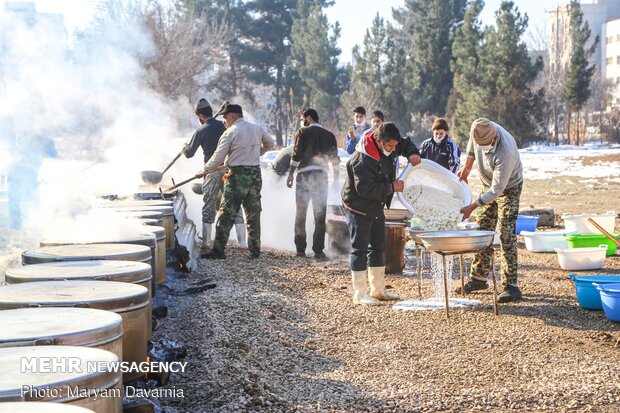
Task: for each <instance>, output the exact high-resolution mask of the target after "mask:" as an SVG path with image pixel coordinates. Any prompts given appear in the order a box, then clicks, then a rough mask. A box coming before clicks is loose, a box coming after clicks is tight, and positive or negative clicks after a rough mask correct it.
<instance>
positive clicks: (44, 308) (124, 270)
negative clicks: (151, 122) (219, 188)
mask: <svg viewBox="0 0 620 413" xmlns="http://www.w3.org/2000/svg"><path fill="white" fill-rule="evenodd" d="M104 207H106V208H114V209H115V210H118V211H119V212H122V213H123V214H125V215H127V216H128V217H131V218H138V219H141V220H143V221H144V222H143V223H144V224H147V225H150V226H148V227H147V228H148V231H145V233H144V234H140V235H137V236H133V237H127V238H124V239H120V240H110V241H111V242H109V243H97V244H77V245H72V244H71V240H46V241H43V242H41V246H42V247H41V248H39V249H36V250H31V251H25V252H23V253H22V264H24V266H23V267H17V268H11V269H9V270H7V272H6V275H5V278H6V282H7V284H9V285H8V286H5V287H1V288H0V310H3V311H0V324H1V325H3V326H6V328H3V330H2V331H1V332H0V365H2V366H3V369H4V370H5V371H6V373H7V374H3V375H2V376H0V402H7V401H11V400H20V403H19V405H18V408H22V409H23V408H26V410H24V411H29V412H37V411H42V412H43V411H46V412H48V411H51V410H49V409H50V408H51V407H50V404H49V403H41V404H40V405H39V406H40V407H38V405H37V404H35V403H33V404H31V403H25V402H23V401H24V400H44V401H56V402H63V404H62V405H57V404H53V408H54V409H63V408H66V410H58V411H59V412H60V411H67V412H71V411H76V410H75V408H76V406H79V407H81V408H83V410H82V411H89V410H86V409H87V408H89V409H92V411H96V412H121V411H122V391H121V389H122V382H123V381H125V382H131V381H134V380H136V379H139V378H140V377H141V376H142V375H143V373H141V372H129V373H125V374H123V375H122V379H121V373H120V372H119V371H116V372H115V371H106V370H97V371H89V370H88V369H86V368H82V369H78V370H79V371H72V372H69V371H67V369H65V370H63V372H62V373H61V372H59V371H55V372H53V373H50V374H43V373H41V372H37V371H36V366H34V367H35V369H34V370H33V369H32V368H30V369H24V365H23V363H24V360H30V361H32V360H36V361H43V360H49V359H51V358H55V359H56V360H79V362H80V363H82V367H86V364H87V363H88V362H91V363H92V362H104V363H105V362H116V361H125V362H136V363H141V362H144V361H146V359H147V354H146V353H147V341H148V338H150V336H151V297H152V294H153V293H154V291H155V290H154V286H155V284H161V283H163V282H165V279H166V249H168V248H167V247H169V248H172V247H173V246H174V235H173V233H174V207H173V206H172V203H171V202H170V201H146V202H145V201H122V202H113V203H109V204H106V205H105V206H104ZM157 224H161V225H162V226H161V227H160V226H159V225H157ZM169 233H170V234H172V235H171V236H170V237H169V236H168V234H169ZM170 239H172V242H167V241H168V240H170ZM97 242H101V240H97ZM59 281H62V282H59ZM29 367H33V366H32V365H31V366H29ZM64 367H66V366H64ZM25 385H26V386H31V387H27V388H25V387H23V386H25ZM42 389H47V390H42ZM25 390H27V391H25ZM85 391H86V393H84V392H85ZM94 391H99V392H105V396H106V397H101V395H102V394H104V393H99V394H95V393H94ZM89 392H90V393H89ZM13 404H14V403H0V406H1V407H0V411H3V410H1V409H3V408H9V405H13ZM26 405H28V407H26ZM37 409H40V410H37ZM11 411H19V410H15V409H11ZM54 411H56V410H54ZM78 411H79V410H78Z"/></svg>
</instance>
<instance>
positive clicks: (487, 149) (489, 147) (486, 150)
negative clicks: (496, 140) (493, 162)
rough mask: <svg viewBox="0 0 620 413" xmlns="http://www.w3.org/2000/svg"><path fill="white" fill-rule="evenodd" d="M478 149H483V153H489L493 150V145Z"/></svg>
mask: <svg viewBox="0 0 620 413" xmlns="http://www.w3.org/2000/svg"><path fill="white" fill-rule="evenodd" d="M478 147H479V148H480V149H482V151H483V152H488V151H490V150H491V149H493V145H478Z"/></svg>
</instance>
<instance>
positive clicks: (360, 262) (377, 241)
mask: <svg viewBox="0 0 620 413" xmlns="http://www.w3.org/2000/svg"><path fill="white" fill-rule="evenodd" d="M343 210H344V218H345V220H346V221H347V227H349V234H350V236H351V249H352V251H351V269H352V270H353V271H364V270H366V269H367V268H368V267H383V266H384V265H385V263H384V259H383V251H384V250H385V215H383V212H382V213H381V215H380V216H379V217H377V218H376V219H370V218H367V217H364V216H361V215H356V214H353V213H351V212H349V211H348V210H347V209H346V208H343Z"/></svg>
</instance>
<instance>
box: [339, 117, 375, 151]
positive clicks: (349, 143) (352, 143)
mask: <svg viewBox="0 0 620 413" xmlns="http://www.w3.org/2000/svg"><path fill="white" fill-rule="evenodd" d="M351 127H352V128H353V129H354V130H355V132H354V133H353V138H351V137H350V136H349V133H348V132H347V136H346V145H345V148H344V149H345V150H346V151H347V153H348V154H349V155H352V154H353V152H355V147H356V146H357V144H358V143H359V141H360V138H363V137H364V136H365V135H366V132H367V131H368V129H369V128H370V127H371V126H370V124H369V123H368V122H364V123H362V124H361V125H359V126H358V125H352V126H351Z"/></svg>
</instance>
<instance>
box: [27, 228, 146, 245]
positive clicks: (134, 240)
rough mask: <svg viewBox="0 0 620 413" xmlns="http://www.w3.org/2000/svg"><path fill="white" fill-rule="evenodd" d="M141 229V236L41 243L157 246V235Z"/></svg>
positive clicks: (46, 242)
mask: <svg viewBox="0 0 620 413" xmlns="http://www.w3.org/2000/svg"><path fill="white" fill-rule="evenodd" d="M140 229H141V231H142V232H141V233H139V234H131V235H120V236H118V237H114V238H108V237H103V238H102V237H95V236H93V237H92V239H88V236H87V235H84V236H83V237H80V238H73V239H72V238H64V239H63V238H62V237H55V238H48V239H44V240H43V241H41V242H39V246H41V247H52V246H56V245H77V244H140V245H147V246H149V247H152V246H154V245H155V235H154V234H153V232H152V231H148V230H147V229H146V228H144V229H142V228H140Z"/></svg>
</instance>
